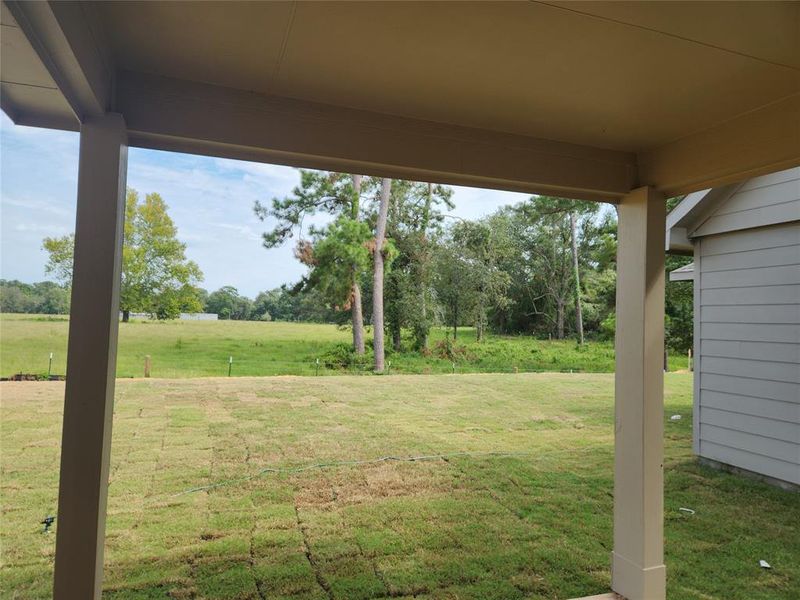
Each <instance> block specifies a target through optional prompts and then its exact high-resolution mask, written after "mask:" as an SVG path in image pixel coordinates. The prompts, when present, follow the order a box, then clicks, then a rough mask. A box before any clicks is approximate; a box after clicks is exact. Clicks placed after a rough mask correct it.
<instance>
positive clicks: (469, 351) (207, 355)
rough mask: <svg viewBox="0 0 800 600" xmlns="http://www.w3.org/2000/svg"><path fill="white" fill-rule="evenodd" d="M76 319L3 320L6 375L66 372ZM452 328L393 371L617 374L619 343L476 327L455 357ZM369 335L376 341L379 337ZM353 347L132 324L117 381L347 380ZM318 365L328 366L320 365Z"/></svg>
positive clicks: (220, 327)
mask: <svg viewBox="0 0 800 600" xmlns="http://www.w3.org/2000/svg"><path fill="white" fill-rule="evenodd" d="M68 326H69V322H68V320H67V317H58V316H55V317H47V316H42V315H8V314H3V315H0V340H1V341H2V343H1V344H0V375H2V376H5V377H8V376H10V375H13V374H14V373H35V374H46V373H47V370H48V361H49V355H50V353H51V352H52V353H53V365H52V373H53V374H61V375H63V374H64V372H65V369H66V353H67V330H68ZM445 335H446V332H445V330H443V329H439V328H437V329H434V331H433V332H432V335H431V349H432V351H431V352H430V353H428V354H426V355H424V356H423V355H422V354H420V353H419V352H414V351H411V350H409V349H408V348H409V347H410V342H409V343H407V344H406V350H405V351H403V352H399V353H395V352H391V351H389V354H388V356H387V361H388V363H390V366H389V370H390V372H394V373H452V372H454V371H455V372H456V373H468V372H488V373H513V372H517V371H519V372H542V371H544V372H570V371H574V372H599V373H602V372H611V371H613V369H614V347H613V344H612V343H610V342H589V343H587V344H586V345H584V346H582V347H581V346H578V345H577V344H576V342H575V341H574V340H565V341H548V340H538V339H535V338H533V337H531V336H489V337H488V338H487V339H486V340H485V341H484V342H482V343H480V344H479V343H477V342H476V341H475V333H474V330H472V329H470V328H461V329H459V334H458V340H457V344H458V346H460V347H462V348H461V349H460V352H459V354H458V356H457V357H456V358H455V359H449V358H446V357H443V356H442V355H441V353H440V352H439V350H437V343H438V342H440V341H441V340H443V339H444V338H445ZM368 337H369V338H370V339H371V332H370V333H369V335H368ZM349 343H350V332H349V330H347V329H343V328H339V327H337V326H335V325H321V324H312V323H281V322H274V323H266V322H248V321H210V322H209V321H167V322H158V321H132V322H130V323H121V324H120V333H119V350H118V353H117V376H118V377H141V376H142V375H143V374H144V361H145V356H150V357H151V364H152V369H151V374H152V376H153V377H165V378H175V377H213V376H226V375H227V374H228V367H229V364H228V361H229V359H230V357H233V364H232V365H231V369H230V371H231V374H232V375H233V376H234V377H236V376H260V375H315V374H320V375H332V374H336V375H340V374H348V373H349V374H353V373H369V372H370V369H371V366H370V365H371V362H370V360H369V357H367V358H366V359H365V361H364V362H363V363H362V364H361V365H356V366H354V367H347V368H334V369H326V368H325V356H326V354H327V353H329V352H330V351H331V350H333V349H334V348H335V347H336V346H337V344H344V345H347V344H349ZM317 359H321V363H320V365H319V366H318V365H317ZM685 367H686V357H684V356H676V357H671V358H670V368H671V369H673V370H675V369H681V368H685Z"/></svg>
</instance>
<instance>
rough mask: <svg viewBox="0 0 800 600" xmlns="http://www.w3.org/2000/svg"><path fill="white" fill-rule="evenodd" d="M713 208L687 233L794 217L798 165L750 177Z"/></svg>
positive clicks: (799, 205)
mask: <svg viewBox="0 0 800 600" xmlns="http://www.w3.org/2000/svg"><path fill="white" fill-rule="evenodd" d="M712 210H713V212H712V214H710V215H708V216H706V217H705V218H703V219H701V220H700V221H699V225H698V226H696V227H695V228H694V229H693V231H690V232H689V236H690V237H703V236H707V235H715V234H718V233H725V232H729V231H739V230H742V229H751V228H753V227H765V226H767V225H774V224H776V223H788V222H791V221H797V220H798V219H800V167H796V168H794V169H787V170H785V171H779V172H777V173H770V174H769V175H764V176H762V177H755V178H753V179H750V180H749V181H746V182H745V183H744V184H742V185H741V186H740V187H739V188H737V189H736V191H734V192H733V194H731V195H730V196H729V197H728V198H727V199H726V200H724V202H722V204H720V205H718V206H715V207H713V209H712Z"/></svg>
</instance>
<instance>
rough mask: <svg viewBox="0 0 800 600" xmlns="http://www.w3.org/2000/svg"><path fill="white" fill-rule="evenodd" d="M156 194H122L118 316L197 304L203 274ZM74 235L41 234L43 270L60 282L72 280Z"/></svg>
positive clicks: (169, 314) (163, 313) (160, 313)
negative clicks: (45, 257)
mask: <svg viewBox="0 0 800 600" xmlns="http://www.w3.org/2000/svg"><path fill="white" fill-rule="evenodd" d="M167 210H168V207H167V204H166V203H165V202H164V200H163V199H162V198H161V196H160V195H159V194H156V193H153V194H147V195H146V196H145V198H144V199H143V200H140V198H139V194H138V193H137V192H136V190H133V189H128V190H127V194H126V197H125V227H124V238H123V248H122V281H121V286H120V310H121V311H122V315H123V318H122V320H123V321H127V320H128V318H129V316H130V313H131V312H146V313H150V314H152V315H154V316H156V317H158V318H175V317H177V316H178V314H180V312H181V311H186V312H196V311H198V310H199V309H200V307H201V304H200V298H199V295H198V291H197V287H196V286H197V284H198V283H199V282H200V281H202V279H203V274H202V272H201V271H200V268H199V267H198V266H197V264H196V263H195V262H193V261H191V260H188V259H187V258H186V244H183V243H182V242H180V241H179V240H178V237H177V234H178V230H177V228H176V227H175V223H174V222H173V221H172V219H171V218H170V216H169V214H168V213H167ZM74 246H75V236H74V234H70V235H67V236H63V237H60V238H45V239H44V241H43V242H42V247H43V248H44V249H45V250H46V251H47V253H48V262H47V265H46V267H45V271H46V272H47V273H48V274H51V275H53V276H55V277H56V279H58V280H59V281H60V282H61V283H63V284H64V285H70V283H71V281H72V261H73V258H72V257H73V250H74Z"/></svg>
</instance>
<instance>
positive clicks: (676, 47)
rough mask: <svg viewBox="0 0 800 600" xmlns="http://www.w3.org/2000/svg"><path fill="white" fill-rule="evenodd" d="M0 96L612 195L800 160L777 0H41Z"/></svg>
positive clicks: (225, 151) (795, 82)
mask: <svg viewBox="0 0 800 600" xmlns="http://www.w3.org/2000/svg"><path fill="white" fill-rule="evenodd" d="M1 19H2V26H3V27H2V32H3V40H2V43H3V47H2V89H1V90H0V91H2V108H3V110H4V111H5V112H6V113H7V114H8V115H9V116H10V117H11V118H12V119H13V120H14V121H15V122H17V123H21V124H27V125H37V126H45V127H54V128H60V129H74V130H77V129H78V128H79V123H80V122H81V121H83V120H84V119H85V118H87V117H90V116H97V115H101V114H104V113H105V112H117V113H120V114H121V115H122V116H123V118H124V120H125V123H126V126H127V129H128V136H129V143H130V145H132V146H141V147H148V148H157V149H164V150H179V151H186V152H195V153H201V154H213V155H215V156H226V157H232V158H242V159H248V160H258V161H269V162H277V163H284V164H290V165H296V166H305V167H318V168H326V169H334V170H343V171H361V172H363V173H366V174H376V175H377V174H380V175H393V176H398V177H406V178H414V179H423V180H435V181H440V182H444V183H453V184H465V185H475V186H485V187H496V188H503V189H510V190H517V191H525V192H544V193H557V194H561V195H565V196H572V197H581V198H588V199H599V200H609V201H617V200H618V199H619V198H621V197H622V196H623V195H624V194H626V193H627V192H628V191H630V190H631V189H633V188H635V187H638V186H641V185H651V186H654V187H656V188H657V189H659V190H660V191H661V192H663V193H665V194H667V195H674V194H679V193H686V192H690V191H693V190H697V189H702V188H707V187H711V186H716V185H720V184H723V183H729V182H731V181H736V180H741V179H743V178H745V177H750V176H753V175H757V174H760V173H766V172H770V171H775V170H778V169H782V168H787V167H790V166H794V165H797V164H800V34H798V31H800V3H796V2H723V3H720V2H647V3H640V2H441V3H422V2H420V3H411V2H366V3H364V2H354V3H347V2H344V3H339V2H313V3H312V2H274V3H268V2H262V3H232V2H201V3H193V4H191V5H187V4H186V3H183V2H107V3H97V2H52V3H47V2H41V3H26V2H12V1H6V2H5V3H4V4H3V9H2V17H1Z"/></svg>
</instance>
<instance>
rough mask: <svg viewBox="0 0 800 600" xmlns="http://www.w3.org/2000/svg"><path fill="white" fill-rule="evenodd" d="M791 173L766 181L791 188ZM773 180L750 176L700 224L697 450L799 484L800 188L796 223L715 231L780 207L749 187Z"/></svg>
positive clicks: (757, 188)
mask: <svg viewBox="0 0 800 600" xmlns="http://www.w3.org/2000/svg"><path fill="white" fill-rule="evenodd" d="M795 171H796V172H795ZM786 173H789V174H792V173H795V175H797V174H800V170H790V171H789V172H784V173H782V174H775V175H773V176H768V177H772V183H771V184H769V185H768V186H766V187H767V188H771V187H777V188H780V190H782V191H781V193H782V194H784V197H786V196H787V195H788V196H792V194H790V193H789V192H793V191H794V187H792V186H795V187H797V184H798V179H797V178H794V179H792V178H790V177H788V176H787V175H786ZM777 175H781V176H782V177H776V176H777ZM758 179H762V180H763V179H765V178H758ZM753 181H756V183H757V180H753ZM762 183H763V181H762ZM764 189H765V186H763V185H762V186H759V185H753V182H748V184H745V185H744V186H742V187H741V188H740V190H739V191H738V192H737V193H736V194H734V196H733V197H732V198H731V199H730V200H729V201H728V202H726V203H725V204H723V205H722V206H720V207H719V208H718V209H717V211H715V213H714V215H713V216H712V217H710V218H709V219H707V220H706V221H705V223H704V224H703V226H701V228H699V229H697V230H696V232H695V233H696V234H699V233H700V232H701V230H702V229H703V228H705V232H706V233H704V234H701V235H700V236H699V237H695V239H694V242H695V267H694V268H695V280H694V286H695V289H694V292H695V357H696V362H695V411H694V418H695V431H694V433H695V452H696V453H697V454H698V455H700V456H703V457H705V458H710V459H712V460H716V461H719V462H723V463H726V464H730V465H733V466H736V467H740V468H743V469H747V470H750V471H754V472H757V473H762V474H764V475H768V476H770V477H774V478H777V479H781V480H784V481H789V482H791V483H795V484H800V194H794V198H795V199H798V202H797V205H796V209H797V211H798V212H797V213H796V214H795V215H794V217H793V218H792V219H788V221H790V222H784V223H782V224H773V225H771V226H769V227H756V228H750V227H747V228H744V229H738V230H736V231H726V232H725V233H713V231H715V230H716V229H718V228H719V227H721V226H722V225H721V224H722V223H727V224H730V221H722V220H716V221H713V219H715V218H716V217H717V216H724V215H730V214H736V215H739V216H738V217H736V218H737V219H741V218H744V216H745V215H748V213H750V211H751V209H752V210H760V209H762V208H764V207H765V206H774V204H770V203H771V202H778V201H779V199H780V196H777V195H775V193H774V191H770V194H769V195H768V197H766V198H764V197H763V196H756V195H750V196H748V195H747V194H749V193H750V192H758V191H760V192H761V193H762V194H763V193H764ZM798 190H800V187H798ZM737 196H738V199H737ZM748 198H749V200H748ZM734 200H735V202H734V204H733V209H735V211H734V210H732V208H731V202H732V201H734ZM745 200H748V201H745ZM756 200H757V201H756ZM789 204H791V202H790V203H789ZM758 214H760V215H761V216H763V214H764V213H763V211H762V212H761V213H758ZM772 214H775V213H772ZM750 216H752V215H750ZM759 218H760V217H759ZM756 221H757V222H761V221H758V218H757V219H756ZM792 221H793V222H792ZM737 222H738V223H739V225H737V227H738V226H741V221H737ZM709 223H712V224H714V227H709V226H707V225H708V224H709ZM726 226H727V225H726ZM709 232H712V233H709Z"/></svg>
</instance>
